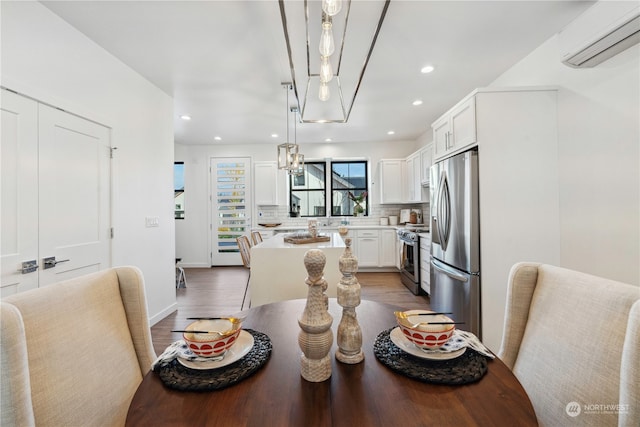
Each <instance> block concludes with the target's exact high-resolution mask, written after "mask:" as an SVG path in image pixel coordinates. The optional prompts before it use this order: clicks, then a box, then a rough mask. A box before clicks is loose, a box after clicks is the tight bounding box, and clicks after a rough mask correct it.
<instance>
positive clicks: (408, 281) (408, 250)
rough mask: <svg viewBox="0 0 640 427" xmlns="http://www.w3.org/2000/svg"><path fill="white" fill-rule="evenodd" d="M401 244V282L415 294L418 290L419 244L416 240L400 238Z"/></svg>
mask: <svg viewBox="0 0 640 427" xmlns="http://www.w3.org/2000/svg"><path fill="white" fill-rule="evenodd" d="M400 244H401V245H402V252H401V255H402V256H401V266H400V278H401V279H402V283H403V284H404V285H405V286H406V287H407V288H408V289H409V290H410V291H411V292H413V293H414V294H415V295H418V293H419V292H420V274H419V272H420V259H419V254H420V246H419V243H418V242H408V241H405V240H402V239H400Z"/></svg>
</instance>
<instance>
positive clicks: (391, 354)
mask: <svg viewBox="0 0 640 427" xmlns="http://www.w3.org/2000/svg"><path fill="white" fill-rule="evenodd" d="M393 329H394V328H390V329H387V330H386V331H382V332H380V333H379V334H378V336H377V337H376V341H375V343H374V344H373V353H374V354H375V355H376V358H377V359H378V360H379V361H380V362H382V364H384V365H385V366H387V367H388V368H389V369H392V370H393V371H396V372H398V373H400V374H402V375H404V376H407V377H409V378H413V379H415V380H419V381H423V382H428V383H435V384H449V385H458V384H468V383H472V382H475V381H478V380H479V379H480V378H482V376H483V375H484V374H485V373H486V372H487V369H488V365H487V358H486V357H485V356H483V355H481V354H480V353H478V352H477V351H475V350H473V349H471V348H467V349H466V350H465V352H464V353H463V354H462V355H461V356H459V357H456V358H455V359H450V360H430V359H422V358H420V357H417V356H413V355H411V354H409V353H406V352H404V351H402V350H401V349H400V348H399V347H398V346H397V345H395V344H394V343H393V342H392V341H391V337H390V336H389V333H390V332H391V331H392V330H393Z"/></svg>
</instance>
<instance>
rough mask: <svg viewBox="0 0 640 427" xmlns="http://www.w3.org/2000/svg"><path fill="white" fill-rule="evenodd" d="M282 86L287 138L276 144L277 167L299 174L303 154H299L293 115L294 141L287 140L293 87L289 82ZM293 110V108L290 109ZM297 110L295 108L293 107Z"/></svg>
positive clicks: (302, 169) (302, 168)
mask: <svg viewBox="0 0 640 427" xmlns="http://www.w3.org/2000/svg"><path fill="white" fill-rule="evenodd" d="M282 86H283V87H284V88H285V90H286V91H287V105H286V107H287V111H286V113H287V140H286V142H285V143H284V144H280V145H278V169H285V170H286V171H287V173H289V174H290V175H292V174H294V175H297V174H300V173H302V172H303V171H304V155H303V154H301V153H300V152H299V151H300V147H299V146H298V144H297V134H296V133H297V132H296V123H295V120H297V119H296V118H295V116H294V123H293V126H294V143H291V142H290V141H289V110H290V107H289V91H290V90H291V89H292V88H293V87H292V84H291V83H283V84H282ZM291 111H294V109H291ZM295 112H297V108H295V111H294V115H295Z"/></svg>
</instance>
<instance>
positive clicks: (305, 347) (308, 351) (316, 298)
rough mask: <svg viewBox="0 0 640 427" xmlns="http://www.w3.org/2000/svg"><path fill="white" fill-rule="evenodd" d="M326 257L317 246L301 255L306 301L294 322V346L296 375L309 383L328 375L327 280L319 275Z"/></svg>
mask: <svg viewBox="0 0 640 427" xmlns="http://www.w3.org/2000/svg"><path fill="white" fill-rule="evenodd" d="M326 262H327V258H326V257H325V255H324V253H323V252H322V251H321V250H320V249H310V250H309V251H307V253H306V254H305V255H304V266H305V268H306V269H307V274H308V277H307V280H306V281H305V283H306V284H307V285H308V286H309V292H308V295H307V304H306V306H305V308H304V312H303V313H302V316H301V317H300V319H298V325H299V326H300V329H302V330H301V331H300V334H299V335H298V345H300V349H301V350H302V355H301V356H300V368H301V369H300V371H301V372H300V374H301V375H302V378H304V379H305V380H307V381H310V382H321V381H324V380H326V379H328V378H329V377H331V358H330V357H329V351H330V350H331V346H332V344H333V332H332V331H331V324H332V323H333V317H331V315H330V314H329V312H328V311H327V304H326V295H325V294H324V291H325V290H326V288H327V281H326V280H325V279H324V277H323V272H324V266H325V264H326Z"/></svg>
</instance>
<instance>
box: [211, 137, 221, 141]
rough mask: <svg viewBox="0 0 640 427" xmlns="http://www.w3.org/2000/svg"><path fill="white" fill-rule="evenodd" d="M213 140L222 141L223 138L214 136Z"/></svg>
mask: <svg viewBox="0 0 640 427" xmlns="http://www.w3.org/2000/svg"><path fill="white" fill-rule="evenodd" d="M213 139H215V140H216V141H222V138H220V137H219V136H214V137H213Z"/></svg>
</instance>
